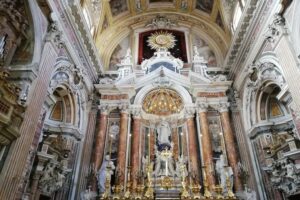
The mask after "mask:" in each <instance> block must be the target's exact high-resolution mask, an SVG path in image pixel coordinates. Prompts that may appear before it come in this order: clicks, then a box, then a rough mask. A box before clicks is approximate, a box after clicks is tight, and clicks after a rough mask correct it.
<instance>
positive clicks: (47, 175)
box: [39, 163, 55, 185]
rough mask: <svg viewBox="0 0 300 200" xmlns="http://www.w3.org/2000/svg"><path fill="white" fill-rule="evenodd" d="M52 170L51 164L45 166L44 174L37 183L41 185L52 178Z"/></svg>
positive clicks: (52, 165)
mask: <svg viewBox="0 0 300 200" xmlns="http://www.w3.org/2000/svg"><path fill="white" fill-rule="evenodd" d="M54 168H55V165H54V164H53V163H48V164H47V166H46V167H45V169H44V173H43V175H42V177H41V179H40V181H39V183H40V184H42V185H43V184H45V183H47V182H48V181H49V180H50V179H52V178H53V177H54Z"/></svg>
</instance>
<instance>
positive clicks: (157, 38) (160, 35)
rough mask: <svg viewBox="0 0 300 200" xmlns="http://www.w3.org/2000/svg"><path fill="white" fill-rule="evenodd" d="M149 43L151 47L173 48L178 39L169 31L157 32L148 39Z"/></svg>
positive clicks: (156, 48) (157, 48)
mask: <svg viewBox="0 0 300 200" xmlns="http://www.w3.org/2000/svg"><path fill="white" fill-rule="evenodd" d="M147 42H148V45H149V46H150V47H151V49H155V50H159V49H164V50H167V49H171V48H173V47H174V46H175V42H176V39H175V37H174V35H173V34H172V33H168V32H163V31H161V32H155V33H153V34H152V35H151V36H150V37H149V39H148V41H147Z"/></svg>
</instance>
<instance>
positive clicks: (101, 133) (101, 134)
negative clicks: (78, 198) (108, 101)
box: [92, 109, 108, 191]
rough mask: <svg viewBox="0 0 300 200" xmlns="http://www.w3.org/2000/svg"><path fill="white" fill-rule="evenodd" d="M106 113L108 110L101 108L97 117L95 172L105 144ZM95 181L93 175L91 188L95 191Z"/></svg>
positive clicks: (101, 158) (100, 160)
mask: <svg viewBox="0 0 300 200" xmlns="http://www.w3.org/2000/svg"><path fill="white" fill-rule="evenodd" d="M107 115H108V112H107V110H106V109H102V110H101V112H100V118H99V130H98V132H97V135H96V141H95V150H94V157H93V160H94V166H95V173H97V172H98V170H99V169H100V166H101V163H102V160H103V153H104V146H105V138H106V127H107ZM96 183H97V181H96V178H95V177H94V180H93V184H92V187H93V188H92V189H93V191H97V186H96V185H97V184H96Z"/></svg>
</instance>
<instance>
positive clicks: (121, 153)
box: [117, 110, 128, 185]
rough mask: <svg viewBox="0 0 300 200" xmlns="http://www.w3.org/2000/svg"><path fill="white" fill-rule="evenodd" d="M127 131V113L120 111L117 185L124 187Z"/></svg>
mask: <svg viewBox="0 0 300 200" xmlns="http://www.w3.org/2000/svg"><path fill="white" fill-rule="evenodd" d="M127 131H128V112H127V111H126V110H123V111H121V118H120V133H119V146H118V161H117V168H118V172H119V174H118V175H119V180H118V183H117V184H120V185H124V181H125V166H126V148H127V145H126V144H127V142H126V139H127Z"/></svg>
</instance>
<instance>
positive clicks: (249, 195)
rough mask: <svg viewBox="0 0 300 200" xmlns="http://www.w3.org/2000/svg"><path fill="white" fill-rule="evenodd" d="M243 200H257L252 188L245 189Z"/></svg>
mask: <svg viewBox="0 0 300 200" xmlns="http://www.w3.org/2000/svg"><path fill="white" fill-rule="evenodd" d="M243 199H245V200H256V192H255V191H254V190H251V189H250V188H247V187H246V188H245V191H244V194H243Z"/></svg>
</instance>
